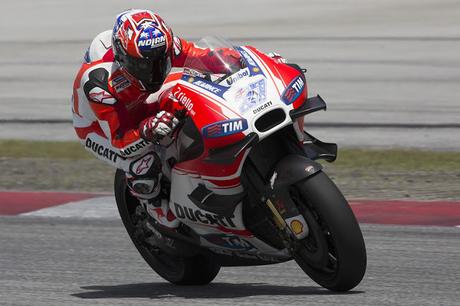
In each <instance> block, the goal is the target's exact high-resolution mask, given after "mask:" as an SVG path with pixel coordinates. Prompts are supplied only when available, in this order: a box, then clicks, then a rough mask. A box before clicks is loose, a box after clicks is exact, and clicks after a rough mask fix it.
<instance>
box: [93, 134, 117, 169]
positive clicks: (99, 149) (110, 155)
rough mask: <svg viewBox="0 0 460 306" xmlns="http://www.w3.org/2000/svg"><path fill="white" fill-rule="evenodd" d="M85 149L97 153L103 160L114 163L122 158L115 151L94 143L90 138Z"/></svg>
mask: <svg viewBox="0 0 460 306" xmlns="http://www.w3.org/2000/svg"><path fill="white" fill-rule="evenodd" d="M85 147H86V148H88V149H90V150H91V151H93V152H94V153H96V154H97V155H99V156H100V157H102V158H105V159H108V160H110V161H112V162H114V163H116V162H117V159H118V158H121V157H120V156H119V155H118V154H117V153H115V151H113V150H112V149H110V148H106V147H105V146H103V145H101V144H99V143H97V142H94V141H92V140H91V139H90V138H87V139H86V141H85Z"/></svg>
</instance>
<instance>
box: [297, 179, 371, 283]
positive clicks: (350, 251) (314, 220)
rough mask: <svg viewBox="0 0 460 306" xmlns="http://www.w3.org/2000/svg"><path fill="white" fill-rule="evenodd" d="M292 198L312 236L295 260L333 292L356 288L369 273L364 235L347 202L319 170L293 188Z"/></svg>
mask: <svg viewBox="0 0 460 306" xmlns="http://www.w3.org/2000/svg"><path fill="white" fill-rule="evenodd" d="M290 193H291V198H292V199H293V201H294V202H295V203H296V205H297V207H298V209H299V211H300V212H301V213H302V215H303V216H304V218H305V220H306V221H307V223H308V227H309V234H308V236H307V237H306V238H304V239H302V240H301V241H300V242H299V244H298V245H297V250H296V252H294V254H293V257H294V259H295V260H296V262H297V264H298V265H299V266H300V267H301V268H302V270H303V271H304V272H305V273H306V274H308V275H309V276H310V277H311V278H312V279H313V280H314V281H315V282H317V283H318V284H320V285H321V286H323V287H325V288H327V289H329V290H333V291H348V290H350V289H352V288H354V287H355V286H357V285H358V284H359V283H360V282H361V280H362V278H363V277H364V273H365V271H366V265H367V257H366V248H365V244H364V239H363V235H362V233H361V229H360V228H359V225H358V222H357V221H356V218H355V216H354V214H353V211H352V210H351V208H350V206H349V205H348V202H347V201H346V199H345V198H344V196H343V195H342V193H341V192H340V190H339V189H338V188H337V187H336V185H335V184H334V183H333V182H332V180H330V179H329V177H328V176H327V175H326V174H325V173H323V172H322V171H319V172H318V173H316V174H315V175H313V176H311V177H308V178H307V179H305V180H303V181H301V182H299V183H297V184H296V185H294V186H292V187H291V191H290Z"/></svg>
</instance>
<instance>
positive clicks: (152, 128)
mask: <svg viewBox="0 0 460 306" xmlns="http://www.w3.org/2000/svg"><path fill="white" fill-rule="evenodd" d="M178 123H179V120H177V118H176V117H174V116H173V114H171V113H168V112H165V111H161V112H159V113H158V114H156V116H154V117H150V118H147V119H144V120H143V121H142V122H141V123H140V124H139V133H140V135H141V137H142V138H143V139H145V140H148V141H159V140H161V139H162V138H163V137H165V136H167V135H169V134H171V132H172V131H173V130H174V128H175V127H176V126H177V124H178Z"/></svg>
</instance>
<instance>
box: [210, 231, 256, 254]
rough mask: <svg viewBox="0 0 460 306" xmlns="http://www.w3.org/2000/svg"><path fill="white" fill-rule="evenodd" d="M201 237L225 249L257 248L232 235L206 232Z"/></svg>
mask: <svg viewBox="0 0 460 306" xmlns="http://www.w3.org/2000/svg"><path fill="white" fill-rule="evenodd" d="M202 237H203V238H205V239H206V240H207V241H209V242H211V243H212V244H215V245H218V246H221V247H224V248H227V249H232V250H243V251H251V250H256V249H257V248H256V247H255V246H254V245H253V244H252V243H251V242H249V241H247V240H245V239H243V238H240V237H238V236H234V235H227V234H207V235H203V236H202Z"/></svg>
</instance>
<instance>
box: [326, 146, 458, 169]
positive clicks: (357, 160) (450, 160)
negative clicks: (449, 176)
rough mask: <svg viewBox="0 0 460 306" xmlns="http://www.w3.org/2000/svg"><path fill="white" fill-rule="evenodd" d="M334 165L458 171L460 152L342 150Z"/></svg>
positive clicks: (341, 166)
mask: <svg viewBox="0 0 460 306" xmlns="http://www.w3.org/2000/svg"><path fill="white" fill-rule="evenodd" d="M334 164H335V165H334V166H335V167H340V168H363V169H379V170H385V169H387V170H398V169H399V170H406V171H407V170H414V171H416V170H422V171H428V170H437V171H439V170H448V171H460V152H439V151H421V150H401V149H389V150H360V149H342V150H339V154H338V158H337V161H336V162H335V163H334Z"/></svg>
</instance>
